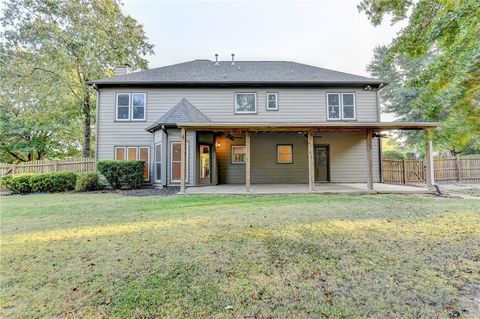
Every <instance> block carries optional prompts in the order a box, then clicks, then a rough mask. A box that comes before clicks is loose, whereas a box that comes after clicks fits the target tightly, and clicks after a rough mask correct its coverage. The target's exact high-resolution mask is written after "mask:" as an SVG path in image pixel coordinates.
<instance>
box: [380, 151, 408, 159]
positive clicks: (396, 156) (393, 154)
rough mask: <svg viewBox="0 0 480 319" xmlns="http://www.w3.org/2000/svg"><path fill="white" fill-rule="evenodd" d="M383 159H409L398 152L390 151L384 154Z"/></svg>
mask: <svg viewBox="0 0 480 319" xmlns="http://www.w3.org/2000/svg"><path fill="white" fill-rule="evenodd" d="M382 157H383V158H387V159H397V160H404V159H407V156H406V155H405V154H404V153H402V152H400V151H397V150H389V151H384V152H382Z"/></svg>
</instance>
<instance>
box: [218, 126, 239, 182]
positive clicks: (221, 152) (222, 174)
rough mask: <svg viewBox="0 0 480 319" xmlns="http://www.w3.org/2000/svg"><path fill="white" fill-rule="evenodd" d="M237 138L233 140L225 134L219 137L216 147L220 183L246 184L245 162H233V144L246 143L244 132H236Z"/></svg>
mask: <svg viewBox="0 0 480 319" xmlns="http://www.w3.org/2000/svg"><path fill="white" fill-rule="evenodd" d="M233 135H234V137H235V139H234V140H233V141H232V140H230V139H228V138H226V137H225V136H219V137H217V143H219V144H220V147H216V149H215V151H216V157H217V167H218V183H219V184H245V164H232V157H231V149H232V145H245V136H244V134H243V133H240V132H237V133H235V132H234V134H233Z"/></svg>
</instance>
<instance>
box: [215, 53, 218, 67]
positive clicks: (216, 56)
mask: <svg viewBox="0 0 480 319" xmlns="http://www.w3.org/2000/svg"><path fill="white" fill-rule="evenodd" d="M214 64H215V65H218V53H215V63H214Z"/></svg>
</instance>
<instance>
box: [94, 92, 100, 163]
mask: <svg viewBox="0 0 480 319" xmlns="http://www.w3.org/2000/svg"><path fill="white" fill-rule="evenodd" d="M92 87H93V89H94V90H95V91H97V100H96V102H95V163H97V162H98V137H99V136H100V135H99V134H98V112H99V107H100V91H99V90H98V88H97V85H96V84H94V85H92Z"/></svg>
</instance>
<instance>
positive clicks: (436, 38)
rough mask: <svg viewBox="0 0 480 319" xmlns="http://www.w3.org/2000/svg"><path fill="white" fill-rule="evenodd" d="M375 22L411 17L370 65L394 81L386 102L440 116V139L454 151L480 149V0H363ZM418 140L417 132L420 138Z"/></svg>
mask: <svg viewBox="0 0 480 319" xmlns="http://www.w3.org/2000/svg"><path fill="white" fill-rule="evenodd" d="M358 8H359V10H360V11H363V12H365V13H366V15H367V16H368V17H369V19H370V20H371V22H372V23H373V24H374V25H379V24H380V23H382V21H383V19H384V17H385V16H386V15H390V16H391V17H392V23H396V22H398V21H401V20H404V19H408V25H407V26H406V27H404V28H403V29H402V30H401V31H400V32H399V33H398V35H397V37H396V38H395V39H394V40H393V42H392V44H391V45H389V46H388V47H380V48H377V49H376V51H375V56H374V60H373V61H372V63H371V64H370V65H369V70H370V71H371V73H372V74H373V75H375V76H378V77H380V78H383V79H385V80H386V81H389V82H391V84H390V85H389V86H387V87H386V88H385V89H384V90H383V92H382V93H381V94H382V97H383V98H384V100H385V102H386V108H387V110H389V111H392V112H393V113H395V114H396V115H397V116H399V117H400V118H402V119H407V120H433V121H440V122H441V124H440V127H439V129H438V130H436V136H435V137H436V142H437V145H440V146H441V147H442V148H444V149H448V150H450V151H452V152H454V153H459V152H473V151H478V150H480V144H479V143H480V142H479V140H480V63H479V61H480V2H479V1H478V0H458V1H451V0H440V1H438V0H418V1H411V0H390V1H383V0H363V1H362V2H361V3H360V5H359V7H358ZM417 140H418V138H417Z"/></svg>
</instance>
